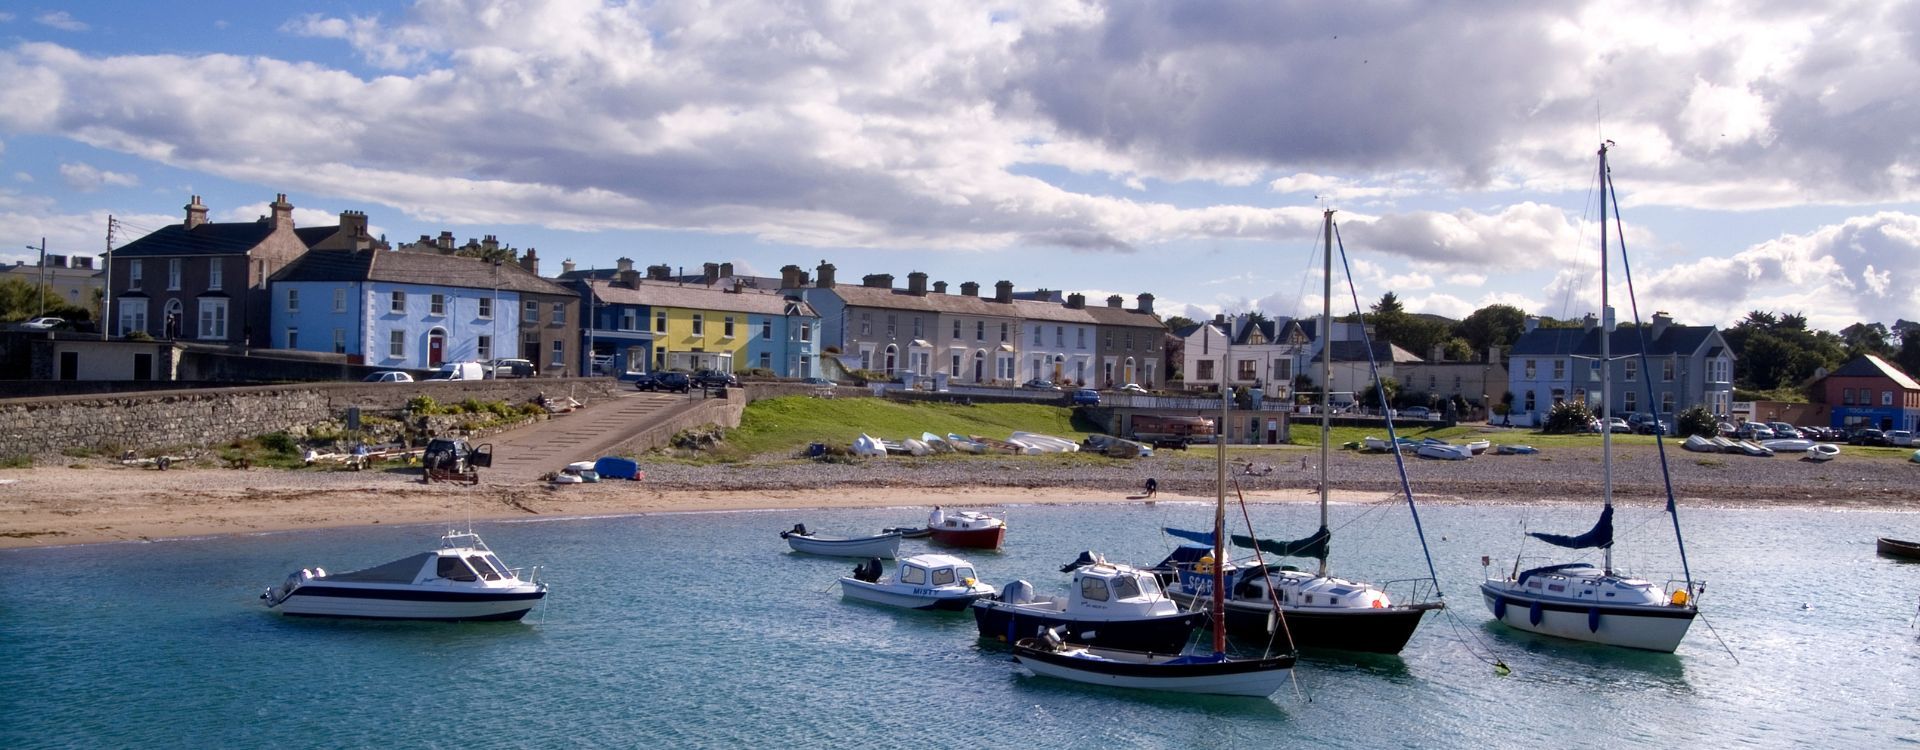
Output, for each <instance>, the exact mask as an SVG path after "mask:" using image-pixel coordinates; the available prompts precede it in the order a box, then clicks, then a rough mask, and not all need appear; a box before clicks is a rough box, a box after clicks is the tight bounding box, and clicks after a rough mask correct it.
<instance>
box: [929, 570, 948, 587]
mask: <svg viewBox="0 0 1920 750" xmlns="http://www.w3.org/2000/svg"><path fill="white" fill-rule="evenodd" d="M951 583H953V568H934V569H933V585H935V586H946V585H948V584H951Z"/></svg>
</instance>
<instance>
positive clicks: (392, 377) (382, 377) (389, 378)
mask: <svg viewBox="0 0 1920 750" xmlns="http://www.w3.org/2000/svg"><path fill="white" fill-rule="evenodd" d="M360 382H362V383H411V382H413V376H412V375H408V374H407V373H404V372H401V371H399V370H382V371H380V372H376V373H374V374H372V375H368V376H366V377H364V378H361V379H360Z"/></svg>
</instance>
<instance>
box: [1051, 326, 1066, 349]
mask: <svg viewBox="0 0 1920 750" xmlns="http://www.w3.org/2000/svg"><path fill="white" fill-rule="evenodd" d="M1053 345H1054V347H1056V348H1059V349H1065V348H1067V328H1066V326H1054V327H1053Z"/></svg>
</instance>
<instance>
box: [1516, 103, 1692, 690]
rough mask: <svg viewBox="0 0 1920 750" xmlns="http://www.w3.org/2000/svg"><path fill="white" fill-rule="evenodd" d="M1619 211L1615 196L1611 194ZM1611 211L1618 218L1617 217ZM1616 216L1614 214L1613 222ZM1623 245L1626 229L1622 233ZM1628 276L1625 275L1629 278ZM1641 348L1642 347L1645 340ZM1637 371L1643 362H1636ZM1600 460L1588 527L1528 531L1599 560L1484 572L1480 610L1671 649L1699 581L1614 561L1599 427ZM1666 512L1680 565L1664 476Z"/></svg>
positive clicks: (1566, 634) (1571, 633)
mask: <svg viewBox="0 0 1920 750" xmlns="http://www.w3.org/2000/svg"><path fill="white" fill-rule="evenodd" d="M1611 143H1612V142H1611V141H1609V142H1607V143H1604V144H1602V145H1601V146H1600V309H1601V310H1602V315H1604V316H1606V317H1607V318H1608V320H1603V321H1602V322H1601V323H1602V325H1601V332H1600V362H1601V363H1602V367H1601V368H1600V373H1601V375H1600V396H1601V399H1602V400H1603V402H1604V403H1611V402H1610V401H1606V399H1609V398H1610V397H1611V394H1610V392H1609V386H1610V385H1611V384H1612V372H1613V368H1612V366H1611V359H1610V357H1611V355H1612V346H1611V338H1612V336H1611V333H1612V327H1613V326H1612V320H1611V317H1612V312H1611V310H1610V309H1609V308H1608V306H1607V303H1608V300H1607V266H1608V263H1607V231H1606V228H1607V198H1608V197H1609V196H1610V195H1611V194H1612V189H1613V182H1612V177H1611V175H1610V174H1609V173H1608V171H1607V148H1608V147H1609V146H1610V145H1611ZM1615 206H1616V208H1615V210H1616V211H1617V210H1618V201H1617V200H1616V201H1615ZM1616 218H1617V217H1616ZM1617 223H1618V222H1617V221H1616V224H1617ZM1621 243H1622V249H1623V250H1624V247H1625V235H1624V233H1622V235H1621ZM1628 281H1629V283H1631V281H1632V279H1631V277H1629V279H1628ZM1640 351H1641V352H1643V353H1644V352H1645V351H1646V346H1645V342H1644V340H1643V341H1642V344H1641V346H1640ZM1641 367H1642V371H1649V370H1647V369H1646V363H1645V362H1642V363H1641ZM1600 440H1601V443H1600V444H1601V446H1602V448H1601V463H1602V464H1603V466H1604V467H1605V469H1604V474H1603V476H1604V479H1603V484H1602V491H1601V492H1602V494H1601V496H1602V499H1603V502H1604V506H1603V509H1602V510H1601V512H1600V520H1599V522H1598V523H1596V524H1594V526H1593V528H1592V529H1591V530H1589V531H1587V532H1586V533H1584V534H1580V535H1578V536H1565V535H1559V534H1544V533H1539V532H1533V533H1530V534H1528V535H1529V536H1532V537H1534V538H1536V539H1539V540H1541V541H1543V542H1546V543H1548V544H1551V545H1554V546H1556V547H1562V548H1566V549H1596V548H1597V549H1599V550H1601V552H1602V557H1603V563H1602V565H1600V566H1597V567H1596V566H1595V565H1593V564H1592V563H1587V562H1572V563H1561V564H1557V565H1547V566H1542V567H1536V568H1532V569H1529V570H1525V571H1522V570H1519V567H1520V566H1519V561H1518V559H1516V560H1515V562H1514V570H1513V572H1512V573H1511V574H1510V575H1508V576H1507V577H1505V578H1502V579H1495V578H1491V577H1489V578H1488V579H1487V580H1486V581H1485V582H1483V583H1481V585H1480V593H1481V595H1482V597H1483V598H1485V599H1486V603H1487V609H1489V610H1491V611H1492V612H1493V616H1494V618H1495V619H1498V620H1499V621H1501V622H1502V623H1505V624H1506V625H1508V626H1510V627H1513V628H1517V629H1519V630H1524V631H1528V632H1532V633H1541V634H1544V635H1552V636H1558V637H1561V638H1569V639H1573V640H1579V641H1590V642H1593V643H1603V644H1607V645H1612V646H1624V647H1628V648H1638V649H1646V650H1649V651H1664V652H1668V653H1671V652H1672V651H1673V650H1674V649H1675V648H1678V647H1679V645H1680V641H1681V639H1683V638H1685V637H1686V635H1687V629H1688V628H1689V627H1690V626H1691V625H1692V624H1693V619H1694V618H1695V617H1696V616H1698V615H1699V614H1700V610H1699V605H1698V597H1699V594H1700V591H1701V589H1702V588H1704V583H1702V582H1698V581H1694V580H1693V576H1692V573H1691V571H1688V572H1686V573H1685V575H1686V578H1685V579H1683V580H1680V581H1670V582H1668V584H1667V585H1666V586H1661V585H1657V584H1654V583H1652V582H1649V581H1645V580H1641V579H1638V578H1634V577H1632V576H1629V575H1627V574H1626V573H1624V572H1622V571H1619V570H1616V569H1614V567H1613V432H1612V431H1611V430H1609V431H1605V432H1602V433H1601V437H1600ZM1654 440H1655V441H1656V443H1657V444H1658V446H1659V448H1660V455H1661V470H1662V472H1663V473H1664V472H1665V469H1666V448H1665V444H1664V442H1660V441H1661V438H1660V437H1659V436H1657V435H1656V436H1655V437H1654ZM1667 514H1668V515H1669V516H1671V517H1672V518H1673V532H1674V540H1675V542H1676V543H1678V545H1679V550H1680V563H1681V566H1682V568H1683V569H1684V568H1685V567H1686V559H1687V558H1686V554H1687V550H1686V543H1685V541H1684V540H1682V538H1681V537H1680V516H1679V515H1678V514H1677V513H1676V512H1675V509H1674V501H1673V489H1672V483H1671V481H1669V482H1668V485H1667Z"/></svg>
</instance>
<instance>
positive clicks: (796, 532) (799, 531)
mask: <svg viewBox="0 0 1920 750" xmlns="http://www.w3.org/2000/svg"><path fill="white" fill-rule="evenodd" d="M806 535H807V525H806V524H804V523H796V524H794V525H793V528H792V529H790V530H787V531H782V532H780V538H781V539H785V538H787V537H789V536H806Z"/></svg>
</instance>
